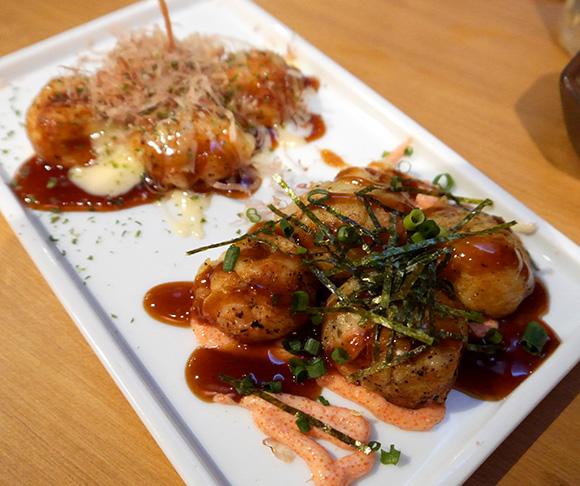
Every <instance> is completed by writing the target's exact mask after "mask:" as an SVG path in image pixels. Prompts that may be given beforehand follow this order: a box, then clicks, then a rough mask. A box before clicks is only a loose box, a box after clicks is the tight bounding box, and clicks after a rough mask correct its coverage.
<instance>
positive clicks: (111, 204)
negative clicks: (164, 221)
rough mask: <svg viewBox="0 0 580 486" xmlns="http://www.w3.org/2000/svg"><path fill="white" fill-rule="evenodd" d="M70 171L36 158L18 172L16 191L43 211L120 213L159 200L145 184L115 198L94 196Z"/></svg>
mask: <svg viewBox="0 0 580 486" xmlns="http://www.w3.org/2000/svg"><path fill="white" fill-rule="evenodd" d="M68 170H69V169H68V168H66V167H62V166H60V165H56V166H53V165H50V164H47V163H46V162H44V161H43V160H42V159H40V158H38V157H32V158H30V159H28V160H27V161H26V162H25V163H24V164H23V165H22V166H21V167H20V168H19V169H18V172H17V173H16V175H15V176H14V178H13V180H12V183H11V185H12V189H13V190H14V192H15V193H16V195H17V196H18V198H19V199H20V200H21V201H22V202H23V203H24V204H25V205H26V206H28V207H29V208H32V209H39V210H42V211H97V212H101V211H116V210H118V209H125V208H132V207H134V206H139V205H141V204H147V203H151V202H153V201H156V200H157V197H158V196H157V195H155V194H154V193H152V192H151V191H150V190H149V189H148V188H147V187H146V186H145V185H144V184H143V183H141V184H139V185H137V186H135V187H134V188H133V189H131V190H130V191H129V192H127V193H126V194H123V195H121V196H117V197H114V198H111V197H102V196H94V195H92V194H88V193H87V192H85V191H83V190H82V189H81V188H79V187H77V186H76V185H75V184H73V183H72V182H71V181H70V180H69V178H68V176H67V174H68Z"/></svg>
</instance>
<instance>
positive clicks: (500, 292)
mask: <svg viewBox="0 0 580 486" xmlns="http://www.w3.org/2000/svg"><path fill="white" fill-rule="evenodd" d="M467 214H468V211H466V210H464V209H461V208H459V207H457V206H453V205H448V206H443V207H433V208H430V209H427V210H425V216H426V217H427V218H431V219H433V220H435V221H436V222H437V223H438V224H439V225H441V226H443V227H444V228H446V229H450V228H452V227H453V226H455V225H456V224H457V223H459V222H460V221H461V220H463V218H464V217H465V216H466V215H467ZM502 222H503V221H501V220H500V219H499V218H495V217H493V216H490V215H488V214H483V213H482V214H479V215H477V216H475V217H474V218H473V219H472V220H471V221H470V222H469V223H468V224H467V225H465V226H464V227H463V229H462V230H461V231H478V230H482V229H486V228H491V227H493V226H496V225H498V224H500V223H502ZM449 245H450V246H453V247H454V251H453V255H452V258H451V261H450V262H449V263H448V264H447V266H446V267H445V269H444V270H443V272H442V277H443V278H445V279H446V280H448V281H449V282H450V283H451V284H452V285H453V288H454V289H455V293H456V294H457V297H458V298H459V300H460V301H461V302H462V304H463V305H464V306H465V307H466V308H467V309H471V310H475V311H479V312H482V313H484V314H485V315H486V316H489V317H491V318H499V317H503V316H506V315H508V314H510V313H512V312H513V311H515V310H516V308H517V307H518V306H519V305H520V303H521V302H522V300H523V299H524V298H526V297H527V296H528V295H529V294H530V293H531V292H532V290H533V289H534V283H535V280H534V274H533V271H532V266H531V262H530V257H529V255H528V253H527V251H526V249H525V248H524V245H523V244H522V242H521V240H520V239H519V238H518V236H517V235H516V234H515V233H513V232H512V231H511V230H510V229H504V230H501V231H497V232H494V233H491V234H486V235H478V236H470V237H467V238H465V239H461V240H456V241H453V242H451V243H449Z"/></svg>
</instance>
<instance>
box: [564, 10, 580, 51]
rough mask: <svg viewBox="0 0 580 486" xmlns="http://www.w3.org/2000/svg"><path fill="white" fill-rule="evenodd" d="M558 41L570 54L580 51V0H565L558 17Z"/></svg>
mask: <svg viewBox="0 0 580 486" xmlns="http://www.w3.org/2000/svg"><path fill="white" fill-rule="evenodd" d="M560 43H561V44H562V46H563V47H564V49H566V50H567V51H568V53H569V54H570V55H571V56H575V55H576V54H577V53H578V51H580V0H566V3H565V4H564V9H563V11H562V16H561V17H560Z"/></svg>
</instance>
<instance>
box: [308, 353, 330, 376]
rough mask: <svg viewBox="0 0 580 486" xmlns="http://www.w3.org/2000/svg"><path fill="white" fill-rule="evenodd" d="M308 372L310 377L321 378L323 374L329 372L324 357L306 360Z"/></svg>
mask: <svg viewBox="0 0 580 486" xmlns="http://www.w3.org/2000/svg"><path fill="white" fill-rule="evenodd" d="M306 372H307V373H308V378H312V379H314V378H320V377H321V376H324V375H326V373H328V369H327V368H326V364H325V363H324V358H322V357H321V356H319V357H318V358H314V359H311V360H309V361H307V362H306Z"/></svg>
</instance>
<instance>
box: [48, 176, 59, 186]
mask: <svg viewBox="0 0 580 486" xmlns="http://www.w3.org/2000/svg"><path fill="white" fill-rule="evenodd" d="M56 182H57V181H56V177H51V178H50V179H48V182H47V183H46V188H47V189H52V188H53V187H54V186H56Z"/></svg>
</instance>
